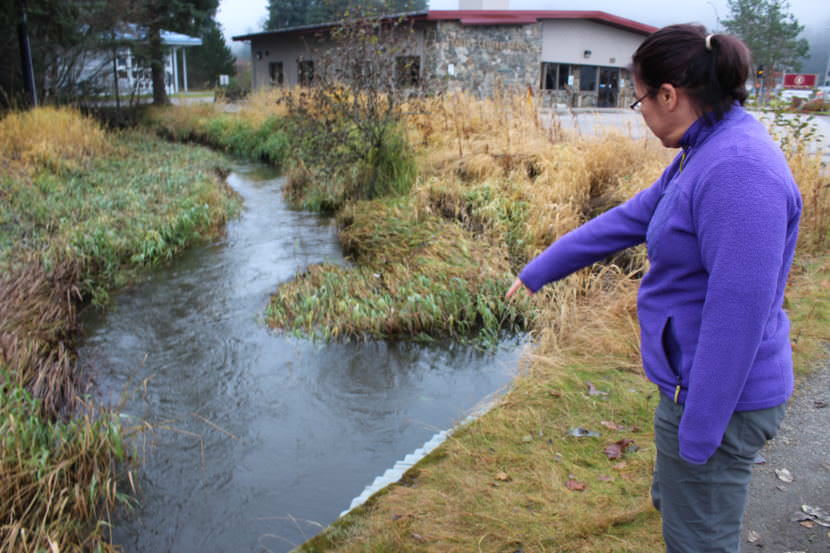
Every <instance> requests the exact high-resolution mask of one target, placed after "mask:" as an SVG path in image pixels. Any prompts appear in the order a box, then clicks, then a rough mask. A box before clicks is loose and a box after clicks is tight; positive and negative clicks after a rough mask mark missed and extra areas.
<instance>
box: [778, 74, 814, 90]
mask: <svg viewBox="0 0 830 553" xmlns="http://www.w3.org/2000/svg"><path fill="white" fill-rule="evenodd" d="M817 80H818V79H817V75H816V74H815V73H785V74H784V88H801V89H804V88H815V86H816V81H817Z"/></svg>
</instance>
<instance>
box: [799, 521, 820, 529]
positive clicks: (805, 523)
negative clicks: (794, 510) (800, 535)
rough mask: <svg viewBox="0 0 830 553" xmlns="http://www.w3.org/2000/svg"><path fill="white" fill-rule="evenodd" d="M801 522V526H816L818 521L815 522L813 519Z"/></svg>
mask: <svg viewBox="0 0 830 553" xmlns="http://www.w3.org/2000/svg"><path fill="white" fill-rule="evenodd" d="M799 524H800V525H801V526H803V527H804V528H815V527H816V523H815V522H813V521H812V520H802V521H801V522H799Z"/></svg>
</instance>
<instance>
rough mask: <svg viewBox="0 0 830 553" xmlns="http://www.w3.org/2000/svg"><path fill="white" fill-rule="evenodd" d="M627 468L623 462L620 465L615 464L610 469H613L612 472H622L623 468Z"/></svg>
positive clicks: (626, 464)
mask: <svg viewBox="0 0 830 553" xmlns="http://www.w3.org/2000/svg"><path fill="white" fill-rule="evenodd" d="M627 466H628V463H626V462H625V461H623V462H622V463H617V464H616V465H614V466H613V467H611V468H612V469H614V470H623V469H624V468H625V467H627Z"/></svg>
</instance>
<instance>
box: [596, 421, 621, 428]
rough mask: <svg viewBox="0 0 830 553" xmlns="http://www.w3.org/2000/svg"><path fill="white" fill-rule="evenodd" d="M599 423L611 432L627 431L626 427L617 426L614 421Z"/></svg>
mask: <svg viewBox="0 0 830 553" xmlns="http://www.w3.org/2000/svg"><path fill="white" fill-rule="evenodd" d="M599 423H600V424H601V425H602V426H604V427H605V428H607V429H609V430H625V427H624V426H623V425H621V424H617V423H615V422H612V421H599Z"/></svg>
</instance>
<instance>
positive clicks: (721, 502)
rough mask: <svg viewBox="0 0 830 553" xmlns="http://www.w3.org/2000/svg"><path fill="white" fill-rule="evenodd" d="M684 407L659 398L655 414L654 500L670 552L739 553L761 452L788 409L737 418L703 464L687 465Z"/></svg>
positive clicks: (766, 410)
mask: <svg viewBox="0 0 830 553" xmlns="http://www.w3.org/2000/svg"><path fill="white" fill-rule="evenodd" d="M682 415H683V406H682V405H677V404H675V403H674V402H673V401H672V400H671V398H668V397H666V396H664V395H663V394H661V395H660V404H659V405H658V406H657V411H656V412H655V414H654V440H655V443H656V445H657V463H656V465H655V468H654V481H653V483H652V487H651V497H652V501H653V502H654V506H655V508H657V510H658V511H660V513H661V515H662V517H663V538H664V539H665V541H666V551H667V553H740V550H741V549H740V537H741V519H742V518H743V514H744V506H745V504H746V493H747V488H748V486H749V480H750V477H751V476H752V464H753V460H754V459H755V455H756V454H757V453H758V450H760V449H761V447H762V446H763V445H764V443H765V442H766V441H767V440H769V439H771V438H772V437H773V436H775V433H776V432H777V431H778V426H779V425H780V424H781V419H782V418H783V417H784V406H783V405H779V406H778V407H772V408H770V409H762V410H759V411H740V412H737V413H734V414H733V415H732V418H731V419H730V421H729V426H728V427H727V429H726V433H725V435H724V437H723V442H721V445H720V447H719V448H718V450H717V451H716V452H715V454H714V455H713V456H712V457H711V458H710V459H709V461H708V462H707V463H706V464H705V465H694V464H692V463H687V462H686V461H684V460H683V459H682V458H681V457H680V454H679V445H678V439H677V429H678V426H679V425H680V417H681V416H682Z"/></svg>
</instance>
